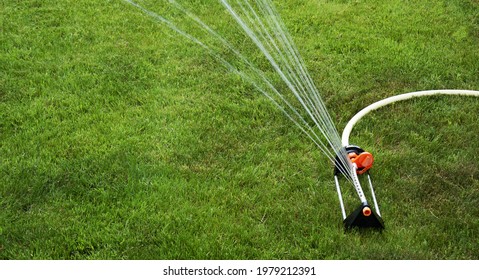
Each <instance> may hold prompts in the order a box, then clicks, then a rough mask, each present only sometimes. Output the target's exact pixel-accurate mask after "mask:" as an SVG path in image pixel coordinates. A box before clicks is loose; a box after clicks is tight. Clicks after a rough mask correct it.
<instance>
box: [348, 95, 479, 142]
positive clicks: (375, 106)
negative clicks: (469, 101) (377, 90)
mask: <svg viewBox="0 0 479 280" xmlns="http://www.w3.org/2000/svg"><path fill="white" fill-rule="evenodd" d="M439 94H444V95H463V96H476V97H479V91H475V90H457V89H441V90H426V91H415V92H410V93H404V94H400V95H396V96H392V97H388V98H386V99H383V100H380V101H378V102H375V103H373V104H371V105H369V106H367V107H366V108H364V109H362V110H361V111H359V112H358V113H357V114H356V115H355V116H354V117H353V118H352V119H351V120H350V121H349V122H348V124H347V125H346V127H345V128H344V130H343V135H342V138H341V142H342V145H343V147H346V146H348V145H349V135H350V134H351V130H352V129H353V127H354V125H355V124H356V123H357V122H358V121H359V120H360V119H361V118H362V117H364V116H365V115H366V114H367V113H369V112H371V111H374V110H376V109H378V108H381V107H383V106H386V105H388V104H391V103H394V102H396V101H401V100H406V99H411V98H414V97H420V96H431V95H439Z"/></svg>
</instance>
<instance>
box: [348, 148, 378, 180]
mask: <svg viewBox="0 0 479 280" xmlns="http://www.w3.org/2000/svg"><path fill="white" fill-rule="evenodd" d="M350 158H351V161H352V162H353V163H355V164H356V166H357V167H358V169H357V173H358V174H360V175H361V174H364V173H365V172H366V171H368V170H369V169H370V168H371V167H373V163H374V157H373V155H372V154H371V153H368V152H362V153H360V154H359V155H358V156H354V155H353V157H351V156H350Z"/></svg>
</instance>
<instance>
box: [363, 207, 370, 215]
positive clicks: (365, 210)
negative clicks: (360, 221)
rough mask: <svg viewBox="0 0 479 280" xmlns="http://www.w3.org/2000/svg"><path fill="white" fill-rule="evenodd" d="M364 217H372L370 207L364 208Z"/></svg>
mask: <svg viewBox="0 0 479 280" xmlns="http://www.w3.org/2000/svg"><path fill="white" fill-rule="evenodd" d="M363 215H364V216H366V217H369V216H371V208H369V207H364V208H363Z"/></svg>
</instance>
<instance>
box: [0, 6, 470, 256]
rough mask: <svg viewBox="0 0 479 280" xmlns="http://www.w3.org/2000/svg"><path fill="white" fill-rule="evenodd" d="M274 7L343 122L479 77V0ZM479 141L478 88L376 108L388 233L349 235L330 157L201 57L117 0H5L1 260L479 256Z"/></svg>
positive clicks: (365, 132) (0, 49) (369, 143)
mask: <svg viewBox="0 0 479 280" xmlns="http://www.w3.org/2000/svg"><path fill="white" fill-rule="evenodd" d="M212 2H214V1H212V0H210V1H206V0H204V1H196V2H195V5H198V13H200V14H202V15H208V14H211V11H210V9H216V7H217V6H214V7H213V6H211V7H210V6H209V5H210V4H211V3H212ZM275 2H276V3H277V4H278V10H279V12H280V14H281V16H282V18H283V20H284V21H285V23H286V25H287V27H288V28H289V30H290V32H291V34H292V36H293V38H294V40H295V42H296V44H297V45H298V48H299V50H300V52H301V54H302V55H303V58H304V60H305V62H306V64H307V66H308V68H309V70H310V73H311V76H312V77H313V80H314V81H315V83H316V84H317V86H318V88H319V90H320V92H321V94H322V96H323V98H324V100H325V102H326V104H327V106H328V108H329V112H330V114H331V115H332V116H333V119H334V121H335V122H336V125H337V127H338V130H339V131H342V128H343V127H344V125H345V124H346V122H347V121H348V120H349V118H351V117H352V116H353V115H354V114H355V113H356V112H357V111H358V110H360V109H362V108H363V107H365V106H367V105H369V104H370V103H372V102H374V101H377V100H379V99H382V98H384V97H387V96H391V95H394V94H399V93H405V92H409V91H415V90H426V89H436V88H461V89H476V90H479V51H478V49H479V2H478V1H476V0H448V1H446V0H443V1H439V0H427V1H425V0H411V1H400V0H391V1H378V0H376V1H374V0H368V1H366V0H364V1H341V0H336V1H314V0H307V1H299V0H288V1H275ZM166 12H168V11H166ZM229 23H230V21H229V20H228V17H227V16H226V14H221V16H218V17H208V24H211V25H215V26H216V28H218V29H221V30H224V31H225V32H226V36H227V37H228V39H229V40H235V38H236V37H237V36H236V34H235V33H234V32H232V31H231V30H230V29H232V27H231V26H230V25H229ZM184 28H187V26H185V27H184ZM228 30H230V32H229V33H228ZM245 51H246V52H253V53H254V48H253V47H252V46H251V45H246V48H245ZM477 135H479V100H477V99H474V98H460V97H434V98H425V99H421V100H412V101H406V102H403V103H398V104H395V105H392V106H390V107H388V108H384V109H381V110H379V111H378V112H375V113H372V114H370V115H368V116H367V117H366V118H365V119H363V120H362V121H361V122H360V123H359V124H358V125H357V127H356V128H355V129H354V131H353V134H352V139H351V142H352V143H355V144H358V145H361V146H362V147H363V148H365V149H367V150H369V151H371V152H372V153H373V154H374V155H375V158H376V166H375V168H374V169H373V171H372V174H373V176H374V178H373V179H374V183H375V186H376V192H377V196H378V199H379V203H380V206H381V212H382V214H383V217H384V219H385V222H386V227H387V229H386V230H385V231H384V232H383V233H377V232H356V231H353V232H344V230H343V226H342V223H341V217H340V211H339V205H338V202H337V196H336V192H335V189H334V183H333V178H332V167H331V165H330V163H329V162H328V161H327V158H326V157H325V156H324V155H323V154H322V153H321V152H320V151H318V150H317V149H316V148H315V146H314V145H313V144H312V143H311V142H310V141H309V140H308V138H307V137H305V136H304V135H303V134H301V133H300V131H299V130H298V129H297V128H295V126H294V125H293V124H292V123H291V122H289V121H288V120H287V119H286V118H285V117H284V116H283V115H282V114H281V112H279V111H278V110H277V109H275V107H273V106H272V105H271V104H270V103H269V102H268V101H267V100H266V99H265V98H264V97H263V96H262V95H261V94H260V93H257V92H256V91H254V90H253V88H252V86H251V85H248V84H246V83H244V82H243V81H241V80H240V79H239V78H238V77H237V76H235V75H233V74H231V73H228V72H227V71H226V70H225V69H224V68H223V67H222V66H221V64H219V63H217V62H216V61H215V60H214V59H213V58H212V57H210V56H209V55H208V54H207V53H206V52H205V51H203V50H201V49H198V47H196V46H195V45H194V44H192V43H190V42H187V41H185V40H184V39H183V38H181V37H179V36H176V35H175V34H174V33H173V32H171V31H169V30H168V29H167V28H165V27H164V26H161V25H159V24H157V23H155V22H154V21H152V20H151V19H149V18H148V17H146V16H145V15H144V14H142V13H140V12H138V10H136V9H134V8H133V7H131V6H129V5H127V4H125V3H124V2H123V1H120V0H110V1H93V0H75V1H73V0H65V1H53V0H42V1H40V0H26V1H13V0H3V1H2V2H1V3H0V209H1V210H0V258H2V259H478V258H479V253H478V252H479V241H478V240H479V210H478V209H479V208H478V207H477V205H478V204H479V183H478V182H479V181H478V177H479V168H478V164H477V162H479V148H478V145H477ZM345 196H346V201H347V202H348V206H349V209H352V208H353V207H355V206H356V205H355V203H356V201H355V200H354V193H353V190H352V189H350V190H345Z"/></svg>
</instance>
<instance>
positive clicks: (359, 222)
mask: <svg viewBox="0 0 479 280" xmlns="http://www.w3.org/2000/svg"><path fill="white" fill-rule="evenodd" d="M434 95H457V96H474V97H479V91H474V90H458V89H442V90H426V91H415V92H410V93H404V94H400V95H395V96H391V97H388V98H386V99H383V100H380V101H377V102H375V103H373V104H371V105H369V106H367V107H365V108H364V109H362V110H361V111H359V112H358V113H357V114H356V115H354V116H353V117H352V118H351V120H349V122H348V123H347V125H346V126H345V128H344V130H343V134H342V137H341V146H342V147H343V148H342V149H341V150H340V151H339V152H338V153H337V155H336V158H335V167H334V182H335V184H336V190H337V192H338V197H339V203H340V205H341V211H342V214H343V220H344V225H345V226H346V228H347V229H350V228H352V227H360V228H378V229H383V228H384V222H383V220H382V218H381V213H380V212H379V207H378V202H377V200H376V195H375V193H374V188H373V184H372V182H371V176H370V175H369V169H370V168H371V167H372V166H373V162H374V158H373V156H372V155H371V154H370V153H368V152H365V151H364V150H363V149H361V148H360V147H358V146H354V145H350V144H349V135H350V134H351V131H352V129H353V127H354V125H355V124H356V123H357V122H358V121H359V120H360V119H361V118H362V117H364V116H365V115H367V114H368V113H370V112H372V111H374V110H377V109H379V108H381V107H384V106H386V105H389V104H392V103H395V102H398V101H402V100H408V99H411V98H416V97H422V96H434ZM345 163H347V164H348V166H345ZM348 171H351V172H350V173H348V174H345V173H346V172H348ZM341 174H342V175H344V177H346V178H351V180H352V183H353V185H354V188H355V189H356V192H357V193H358V196H359V200H360V201H361V205H360V206H359V207H358V208H357V209H356V210H354V211H353V212H352V213H351V214H350V215H349V216H346V210H345V209H344V202H343V198H342V194H341V187H340V186H339V179H338V176H339V175H341ZM358 175H359V176H361V175H366V176H367V180H368V183H369V188H370V190H371V196H372V199H373V202H374V210H373V209H372V208H371V206H370V205H369V203H368V202H367V200H366V197H365V195H364V192H363V190H362V188H361V184H360V183H359V178H358Z"/></svg>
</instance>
